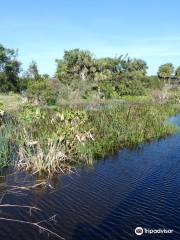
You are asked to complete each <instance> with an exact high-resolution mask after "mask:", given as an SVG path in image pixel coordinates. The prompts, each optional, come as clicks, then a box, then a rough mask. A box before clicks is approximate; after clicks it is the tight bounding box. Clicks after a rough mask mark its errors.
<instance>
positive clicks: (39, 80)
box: [0, 45, 180, 105]
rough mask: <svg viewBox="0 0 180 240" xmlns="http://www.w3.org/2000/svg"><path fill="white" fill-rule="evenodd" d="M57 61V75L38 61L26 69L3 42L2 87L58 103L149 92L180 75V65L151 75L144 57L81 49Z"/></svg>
mask: <svg viewBox="0 0 180 240" xmlns="http://www.w3.org/2000/svg"><path fill="white" fill-rule="evenodd" d="M56 62H57V70H56V73H55V77H53V78H51V77H49V76H48V75H47V74H44V75H41V74H40V73H39V71H38V66H37V64H36V63H35V62H34V61H32V63H31V64H30V65H29V68H28V69H27V71H24V72H23V71H22V70H21V69H20V66H21V63H20V62H19V61H18V60H17V51H15V50H13V49H7V48H5V47H3V46H2V45H0V91H1V92H5V93H7V92H10V91H13V92H17V93H18V92H19V93H23V94H24V95H25V96H26V97H27V98H28V100H29V101H32V102H33V101H34V102H38V103H42V104H48V105H54V104H57V103H61V102H62V101H65V100H67V101H69V100H75V99H76V100H77V99H88V100H89V99H90V100H91V99H114V98H116V99H118V98H121V97H122V96H126V95H131V96H141V95H147V94H148V93H149V89H160V88H162V87H163V85H164V83H168V82H169V81H170V80H172V79H173V81H174V82H175V80H178V79H179V78H180V67H178V68H177V69H176V70H175V69H174V67H173V65H172V64H171V63H167V64H164V65H162V66H160V67H159V70H158V73H157V76H147V69H148V66H147V64H146V62H145V61H143V60H142V59H131V58H129V57H128V56H120V57H115V58H110V57H107V58H100V59H97V58H95V57H94V55H93V54H92V53H91V52H89V51H82V50H79V49H74V50H70V51H65V52H64V56H63V59H60V60H56ZM171 82H172V81H171Z"/></svg>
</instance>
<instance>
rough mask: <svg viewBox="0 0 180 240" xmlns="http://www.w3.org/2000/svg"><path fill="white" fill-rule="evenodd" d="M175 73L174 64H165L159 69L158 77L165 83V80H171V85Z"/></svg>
mask: <svg viewBox="0 0 180 240" xmlns="http://www.w3.org/2000/svg"><path fill="white" fill-rule="evenodd" d="M173 73H174V66H173V64H172V63H166V64H163V65H161V66H160V67H159V70H158V73H157V74H158V77H159V78H161V79H163V80H164V81H165V80H169V83H170V79H171V77H172V75H173Z"/></svg>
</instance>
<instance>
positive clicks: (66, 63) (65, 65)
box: [56, 49, 96, 83]
mask: <svg viewBox="0 0 180 240" xmlns="http://www.w3.org/2000/svg"><path fill="white" fill-rule="evenodd" d="M56 62H57V71H56V75H57V77H58V78H59V80H60V81H62V82H64V83H70V82H71V81H72V80H74V79H80V80H89V79H90V78H92V75H93V74H94V72H95V71H96V68H95V60H94V58H93V55H92V54H91V52H89V51H82V50H79V49H73V50H70V51H65V52H64V57H63V59H61V60H56Z"/></svg>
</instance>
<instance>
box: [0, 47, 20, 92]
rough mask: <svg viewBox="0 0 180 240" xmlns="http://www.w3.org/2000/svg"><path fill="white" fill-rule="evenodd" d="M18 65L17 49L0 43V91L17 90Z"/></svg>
mask: <svg viewBox="0 0 180 240" xmlns="http://www.w3.org/2000/svg"><path fill="white" fill-rule="evenodd" d="M20 65H21V64H20V62H19V61H17V51H15V50H14V49H9V48H5V47H4V46H3V45H1V44H0V91H2V92H7V91H18V79H19V73H20Z"/></svg>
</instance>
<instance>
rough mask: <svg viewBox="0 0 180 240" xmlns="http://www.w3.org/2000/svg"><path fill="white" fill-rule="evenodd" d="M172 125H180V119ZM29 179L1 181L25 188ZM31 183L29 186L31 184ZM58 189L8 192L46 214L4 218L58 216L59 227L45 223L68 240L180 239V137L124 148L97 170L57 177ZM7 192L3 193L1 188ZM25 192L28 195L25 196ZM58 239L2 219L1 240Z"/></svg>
mask: <svg viewBox="0 0 180 240" xmlns="http://www.w3.org/2000/svg"><path fill="white" fill-rule="evenodd" d="M170 121H172V122H175V123H176V124H178V125H180V116H177V117H174V118H171V119H170ZM22 179H23V181H25V180H26V181H27V180H28V177H27V176H22V175H18V174H16V175H12V176H9V177H7V178H6V179H5V180H4V179H3V178H2V179H1V182H2V183H1V185H0V186H1V189H3V187H4V181H6V183H8V184H11V185H12V184H14V185H15V184H22V183H20V182H21V181H22ZM27 184H28V182H27ZM53 184H54V185H55V186H56V191H50V190H44V191H42V190H38V189H36V190H34V191H25V190H24V191H19V194H20V195H15V194H12V193H8V194H7V195H5V197H4V199H3V203H11V204H21V205H22V204H23V205H25V204H30V205H35V206H37V207H39V208H41V209H42V210H43V211H42V212H39V211H37V212H36V211H33V212H32V216H29V212H28V211H27V210H25V209H21V208H20V209H17V208H14V209H13V210H12V208H6V209H1V208H0V211H1V212H0V217H6V218H14V219H20V220H25V221H31V222H38V221H41V220H43V219H45V218H48V217H49V216H51V215H53V214H56V215H57V218H56V221H57V222H56V223H44V224H42V225H43V226H46V227H48V228H49V229H51V230H53V231H54V232H56V233H57V234H59V235H61V236H62V237H64V238H65V239H77V240H81V239H82V240H94V239H97V240H100V239H102V240H106V239H108V240H115V239H122V240H123V239H125V240H126V239H128V240H129V239H168V240H169V239H172V240H175V239H180V134H176V135H174V136H170V137H168V138H166V139H164V140H161V141H159V142H153V143H150V144H144V145H143V146H141V147H140V148H139V149H137V150H133V151H130V150H123V151H121V152H119V153H117V154H116V155H114V156H111V157H108V158H106V159H104V160H102V161H99V162H98V163H97V164H96V166H95V167H94V169H91V170H86V169H84V170H82V171H80V172H78V174H73V175H71V176H70V177H69V176H63V177H59V180H58V179H54V182H53ZM1 191H2V190H1ZM22 193H26V194H25V195H22ZM137 226H140V227H143V228H149V229H150V228H151V229H159V228H162V229H164V228H166V229H173V230H174V232H173V233H172V234H156V235H155V234H154V235H152V234H151V235H150V234H143V235H142V236H136V235H135V233H134V229H135V228H136V227H137ZM1 239H2V240H4V239H6V240H10V239H13V240H34V239H36V240H44V239H57V238H56V237H55V236H51V235H50V236H49V238H48V234H47V233H42V232H39V231H38V230H37V228H36V227H35V226H30V225H27V224H22V223H14V222H5V221H2V220H1V221H0V240H1Z"/></svg>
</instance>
